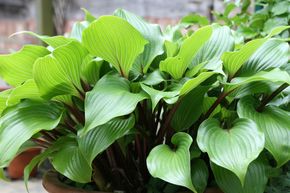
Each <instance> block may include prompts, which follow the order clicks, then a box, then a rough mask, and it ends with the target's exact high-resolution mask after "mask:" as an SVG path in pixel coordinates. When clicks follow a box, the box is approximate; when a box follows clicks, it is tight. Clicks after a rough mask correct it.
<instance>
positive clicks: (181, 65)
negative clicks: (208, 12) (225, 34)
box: [159, 26, 213, 79]
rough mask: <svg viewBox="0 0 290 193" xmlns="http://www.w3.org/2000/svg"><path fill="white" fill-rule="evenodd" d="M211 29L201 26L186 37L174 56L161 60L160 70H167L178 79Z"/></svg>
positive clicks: (210, 32) (206, 39)
mask: <svg viewBox="0 0 290 193" xmlns="http://www.w3.org/2000/svg"><path fill="white" fill-rule="evenodd" d="M212 31H213V29H212V26H206V27H202V28H200V29H199V30H197V31H196V32H195V33H194V34H193V35H191V36H190V37H188V38H186V39H185V40H184V41H183V43H182V45H181V47H180V50H179V52H178V54H177V55H176V56H174V57H168V58H166V60H163V61H161V63H160V66H159V68H160V70H161V71H165V72H168V73H169V74H170V75H171V76H172V77H173V78H174V79H180V78H181V77H182V76H183V74H184V72H185V71H186V69H187V67H188V66H189V64H190V63H191V61H192V59H193V58H194V56H195V55H196V54H197V52H198V50H199V49H200V48H201V47H202V46H203V45H204V44H205V43H206V42H207V41H208V40H209V38H210V37H211V35H212Z"/></svg>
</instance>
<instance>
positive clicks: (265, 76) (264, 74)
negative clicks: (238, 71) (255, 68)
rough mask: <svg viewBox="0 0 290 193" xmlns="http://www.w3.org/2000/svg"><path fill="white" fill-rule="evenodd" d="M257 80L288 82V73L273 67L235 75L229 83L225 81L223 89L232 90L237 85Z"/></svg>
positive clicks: (289, 78)
mask: <svg viewBox="0 0 290 193" xmlns="http://www.w3.org/2000/svg"><path fill="white" fill-rule="evenodd" d="M257 81H271V82H275V83H288V84H290V75H289V74H288V73H287V72H286V71H282V70H280V69H279V68H275V69H273V70H271V71H269V72H268V71H260V72H258V73H257V74H254V75H252V76H249V77H236V78H234V79H232V80H231V82H230V83H225V84H226V88H225V90H233V89H235V88H237V87H239V86H243V85H245V84H248V83H252V82H257Z"/></svg>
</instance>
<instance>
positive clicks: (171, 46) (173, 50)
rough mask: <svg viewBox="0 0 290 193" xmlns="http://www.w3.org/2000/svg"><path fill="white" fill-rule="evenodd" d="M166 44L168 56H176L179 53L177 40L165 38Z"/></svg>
mask: <svg viewBox="0 0 290 193" xmlns="http://www.w3.org/2000/svg"><path fill="white" fill-rule="evenodd" d="M164 46H165V50H166V55H167V57H174V56H175V55H176V54H177V53H178V50H179V45H178V43H177V42H171V41H168V40H165V42H164Z"/></svg>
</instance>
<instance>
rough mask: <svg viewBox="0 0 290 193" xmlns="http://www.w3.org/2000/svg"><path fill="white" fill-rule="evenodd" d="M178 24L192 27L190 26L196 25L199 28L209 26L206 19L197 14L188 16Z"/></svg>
mask: <svg viewBox="0 0 290 193" xmlns="http://www.w3.org/2000/svg"><path fill="white" fill-rule="evenodd" d="M180 22H181V23H182V24H186V25H192V24H198V25H200V26H205V25H209V21H208V19H207V17H205V16H201V15H198V14H189V15H187V16H185V17H183V18H182V19H181V21H180Z"/></svg>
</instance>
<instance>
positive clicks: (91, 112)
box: [80, 75, 147, 134]
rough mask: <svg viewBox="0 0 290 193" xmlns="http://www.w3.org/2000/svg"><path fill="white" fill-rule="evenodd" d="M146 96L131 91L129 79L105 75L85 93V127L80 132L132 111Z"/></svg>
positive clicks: (83, 132)
mask: <svg viewBox="0 0 290 193" xmlns="http://www.w3.org/2000/svg"><path fill="white" fill-rule="evenodd" d="M145 98H147V97H146V95H145V94H144V93H131V92H130V87H129V81H128V80H126V79H124V78H122V77H118V76H113V75H107V76H104V77H103V78H102V79H100V80H99V81H98V83H97V84H96V86H95V87H94V89H93V90H92V91H90V92H88V93H87V94H86V99H85V117H86V123H85V127H84V128H83V129H82V130H81V131H80V132H81V134H85V133H86V132H88V131H90V130H91V129H94V128H95V127H97V126H100V125H102V124H105V123H107V122H108V121H110V120H111V119H113V118H115V117H119V116H123V115H128V114H130V113H131V112H133V111H134V110H135V108H136V106H137V104H138V102H140V101H142V100H143V99H145Z"/></svg>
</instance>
